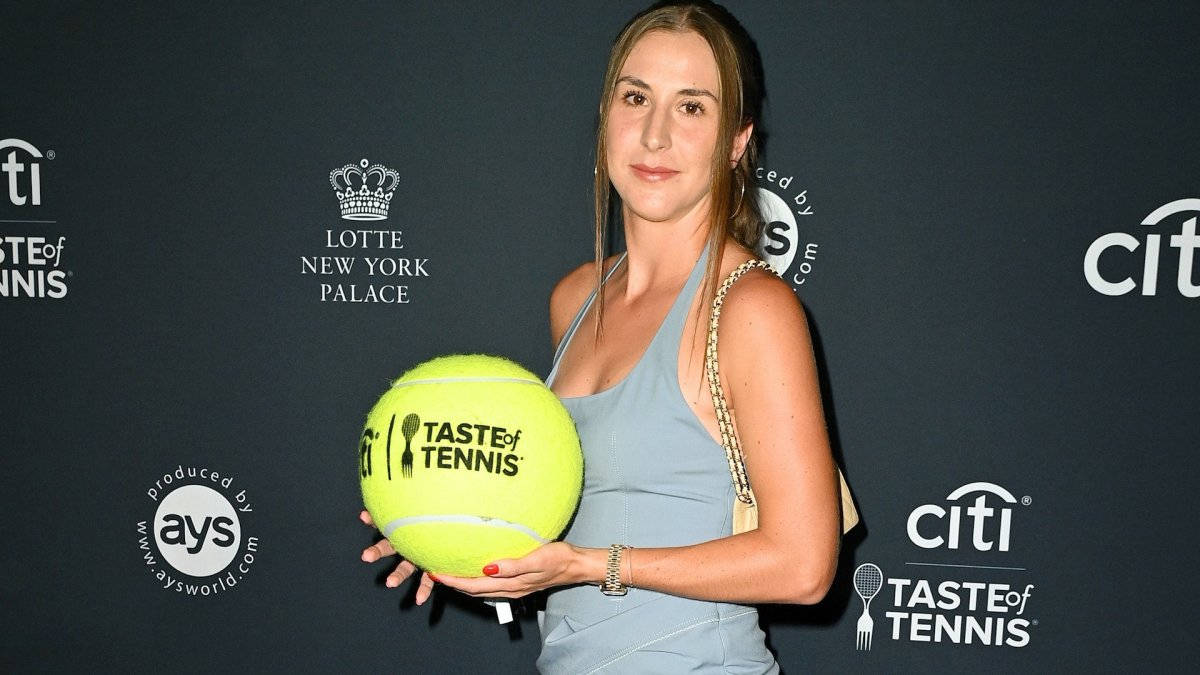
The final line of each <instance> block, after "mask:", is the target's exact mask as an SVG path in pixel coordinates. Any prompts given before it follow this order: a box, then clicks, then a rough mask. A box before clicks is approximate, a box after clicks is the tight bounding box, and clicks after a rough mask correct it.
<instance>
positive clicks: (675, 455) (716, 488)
mask: <svg viewBox="0 0 1200 675" xmlns="http://www.w3.org/2000/svg"><path fill="white" fill-rule="evenodd" d="M704 250H705V252H704V253H702V254H701V256H700V259H699V260H697V261H696V263H695V267H694V268H693V269H692V272H691V275H690V276H689V277H688V280H687V283H686V284H685V285H684V287H683V289H682V290H681V291H680V293H679V296H678V297H676V298H675V302H674V304H673V305H672V306H671V309H670V311H669V312H668V313H667V316H666V318H665V319H664V320H663V322H662V324H661V325H660V326H659V328H658V332H657V333H655V335H654V338H653V339H652V340H651V342H650V346H649V347H648V348H647V349H646V352H645V353H644V354H643V355H642V357H641V359H640V360H639V361H638V362H637V364H636V365H635V366H634V367H633V370H632V371H630V373H629V374H628V375H627V376H626V377H625V379H623V380H621V382H619V383H618V384H616V385H615V386H613V387H611V388H609V389H606V390H604V391H601V392H599V393H596V394H592V395H590V396H578V397H568V398H562V402H563V404H564V405H565V406H566V407H567V410H569V411H570V413H571V416H572V417H573V418H574V420H575V425H576V428H577V429H578V431H579V438H580V441H581V443H582V445H583V455H584V484H583V499H582V501H581V503H580V506H579V511H578V513H576V515H575V519H574V521H573V522H572V523H571V526H570V528H569V529H568V531H567V533H566V536H565V539H566V541H568V542H570V543H572V544H574V545H576V546H585V547H590V548H608V546H609V545H610V544H616V543H623V544H629V545H631V546H634V547H641V548H654V547H670V546H686V545H690V544H698V543H701V542H705V541H709V540H712V539H718V538H721V537H727V536H729V535H730V534H731V533H732V524H731V511H732V507H733V496H734V493H733V486H732V482H731V481H730V476H729V465H728V463H727V461H726V459H725V450H724V448H723V447H722V446H721V445H720V444H719V443H717V442H715V441H714V440H713V439H712V437H711V436H710V435H709V433H708V431H707V430H706V429H705V428H704V427H703V426H702V425H701V423H700V421H699V420H698V419H697V418H696V415H695V413H694V412H693V411H692V409H691V408H690V407H688V404H687V402H686V401H685V400H684V398H683V394H682V392H681V391H680V388H679V377H678V374H677V371H678V365H677V364H678V356H679V347H680V341H681V338H682V337H683V332H684V323H685V319H686V316H687V312H688V309H689V306H690V304H691V301H692V299H693V298H694V297H695V295H696V291H697V289H698V288H699V286H700V281H701V278H702V276H703V274H704V267H705V260H706V258H707V256H708V253H707V250H708V249H707V248H705V249H704ZM624 261H625V254H622V255H621V258H620V259H619V260H617V262H616V263H615V264H614V265H613V266H612V270H610V271H609V273H608V274H607V275H605V277H604V282H607V281H608V278H609V277H610V276H612V272H613V271H614V270H616V269H617V267H618V266H620V265H621V264H622V263H623V262H624ZM595 297H596V293H595V291H593V292H592V295H591V297H589V298H588V300H587V302H585V303H584V305H583V307H582V308H581V309H580V310H579V314H578V315H576V317H575V320H574V321H573V322H572V323H571V326H570V327H569V328H568V329H567V332H566V334H565V335H564V336H563V339H562V341H561V343H560V344H559V347H558V351H557V353H556V354H555V355H554V366H553V369H552V370H551V372H550V376H549V378H547V382H548V383H549V384H553V382H554V378H555V375H556V374H557V372H558V365H559V361H560V359H561V358H562V355H563V353H564V352H565V351H566V348H567V345H568V344H569V343H570V341H571V337H572V336H573V335H574V334H575V331H576V329H577V328H578V327H579V324H580V322H581V321H582V319H583V316H584V314H585V313H586V312H587V310H588V308H590V307H591V306H592V304H593V302H594V301H595ZM634 555H635V557H636V552H635V553H634ZM634 581H635V583H636V581H637V569H636V568H635V569H634ZM538 629H539V631H540V633H541V638H542V651H541V655H540V656H539V657H538V660H537V668H538V670H539V671H540V672H542V673H546V674H560V673H561V674H569V675H582V674H584V673H670V674H675V673H755V674H758V673H778V672H779V667H778V665H777V664H776V663H775V659H774V657H773V656H772V655H771V652H770V651H769V650H768V649H767V648H766V644H765V635H764V634H763V631H762V630H761V629H760V628H759V625H758V610H756V609H755V608H753V607H749V606H746V605H738V604H732V603H726V602H709V601H705V600H694V599H690V598H683V597H679V596H674V595H668V594H665V593H660V592H657V591H653V590H647V589H642V588H630V589H629V592H628V594H626V595H624V596H612V597H610V596H606V595H603V594H602V593H600V590H599V588H598V587H597V586H594V585H590V584H581V585H576V586H560V587H558V588H556V589H553V590H551V591H550V594H549V596H548V597H547V599H546V609H545V611H544V612H538Z"/></svg>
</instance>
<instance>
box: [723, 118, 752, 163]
mask: <svg viewBox="0 0 1200 675" xmlns="http://www.w3.org/2000/svg"><path fill="white" fill-rule="evenodd" d="M752 135H754V123H753V122H749V123H747V124H746V126H744V127H742V128H741V130H740V131H738V132H737V135H736V136H734V137H733V150H732V152H730V154H729V165H730V166H735V165H737V163H738V161H739V160H741V158H742V155H743V154H745V153H746V145H747V144H748V143H749V142H750V137H751V136H752Z"/></svg>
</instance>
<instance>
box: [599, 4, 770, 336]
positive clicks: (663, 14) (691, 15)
mask: <svg viewBox="0 0 1200 675" xmlns="http://www.w3.org/2000/svg"><path fill="white" fill-rule="evenodd" d="M656 30H661V31H672V32H680V33H683V32H694V33H697V34H698V35H700V37H702V38H704V40H705V41H706V42H707V43H708V46H709V47H710V48H711V49H712V52H713V56H714V58H715V60H716V63H717V73H718V75H719V82H720V93H719V95H720V101H719V104H718V106H717V107H718V110H719V117H718V120H719V122H718V125H719V128H718V132H717V147H716V149H715V150H714V152H713V158H712V169H711V182H710V186H709V189H710V192H711V194H712V199H711V209H710V211H709V228H708V240H707V242H706V244H705V245H706V246H707V247H708V252H709V255H708V265H707V269H706V270H705V273H704V280H703V283H702V288H703V289H704V290H703V297H704V298H705V299H706V302H705V304H704V305H703V306H705V307H707V306H708V305H709V304H711V301H712V298H713V297H714V296H715V295H716V291H717V285H718V284H719V280H718V275H719V274H720V268H721V257H722V255H723V254H724V251H725V240H726V238H727V237H730V236H732V237H733V239H734V240H735V241H737V242H738V243H740V244H741V245H743V246H745V247H746V248H748V249H751V250H754V248H755V245H756V244H757V242H758V238H759V236H760V234H761V232H762V216H761V214H760V213H759V209H758V201H757V199H755V194H756V190H755V186H754V183H753V176H754V170H755V168H756V167H757V166H758V153H759V146H758V136H759V129H758V127H759V124H760V119H761V117H762V100H763V88H762V75H761V70H760V65H759V61H758V58H757V56H758V53H757V51H756V50H755V48H754V45H753V42H752V41H751V40H750V37H749V35H747V34H746V31H745V30H744V29H743V28H742V26H741V24H739V23H738V22H737V19H735V18H734V17H733V15H731V14H730V13H729V12H728V11H727V10H726V9H725V8H724V7H721V6H720V5H716V4H714V3H711V2H659V3H657V4H655V5H652V6H651V7H649V8H648V9H646V10H644V11H643V12H641V13H640V14H638V15H637V16H635V17H633V19H631V20H630V21H629V23H627V24H626V25H625V28H623V29H622V30H621V33H620V35H618V36H617V39H616V41H615V42H614V43H613V47H612V51H610V52H609V55H608V67H607V69H606V70H605V73H604V88H603V91H602V93H601V96H600V117H599V123H598V124H597V128H596V179H595V185H594V189H595V225H596V233H595V262H596V291H597V298H596V304H597V307H596V312H597V313H596V337H597V338H598V337H599V335H600V325H601V318H602V317H603V311H604V309H603V308H604V289H603V285H602V284H601V280H602V278H603V272H604V269H603V268H604V253H605V246H606V242H605V235H606V232H607V229H608V213H609V208H610V205H611V202H612V189H613V188H612V183H611V182H610V179H609V175H608V152H607V148H606V137H607V132H608V109H609V106H610V104H611V102H612V98H613V94H614V91H615V90H616V86H617V78H618V77H620V74H621V68H622V67H624V65H625V60H626V59H627V58H628V57H629V52H630V51H632V49H633V46H634V45H635V44H636V43H637V41H638V40H640V39H641V38H642V36H644V35H645V34H647V33H649V32H651V31H656ZM747 124H754V125H755V132H754V133H753V134H751V136H750V141H749V142H748V143H747V144H746V151H745V152H744V153H742V156H741V157H740V158H739V159H738V161H737V164H736V166H735V167H734V168H733V170H730V167H729V156H730V155H731V154H732V153H733V143H734V138H735V137H736V136H737V134H738V132H739V131H741V130H743V129H744V128H745V127H746V125H747ZM700 316H702V317H703V316H706V315H705V314H704V313H703V312H701V313H700Z"/></svg>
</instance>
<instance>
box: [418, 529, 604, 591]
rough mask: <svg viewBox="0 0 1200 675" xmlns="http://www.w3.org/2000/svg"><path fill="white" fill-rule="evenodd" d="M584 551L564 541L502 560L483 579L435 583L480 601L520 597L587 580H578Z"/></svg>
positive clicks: (440, 577) (450, 579)
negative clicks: (522, 555)
mask: <svg viewBox="0 0 1200 675" xmlns="http://www.w3.org/2000/svg"><path fill="white" fill-rule="evenodd" d="M583 556H584V549H582V548H579V547H577V546H572V545H571V544H568V543H567V542H565V541H554V542H550V543H549V544H545V545H543V546H540V547H538V548H536V549H534V550H533V551H532V552H530V553H529V554H527V555H525V556H524V557H521V558H503V559H500V560H496V561H494V562H492V563H491V564H490V565H488V566H487V567H484V569H483V570H481V571H482V572H483V573H484V574H485V575H486V576H482V577H452V576H448V575H443V574H438V575H437V576H434V580H435V581H437V582H438V583H441V584H445V585H446V586H449V587H451V588H453V589H455V590H459V591H462V592H463V593H466V594H467V595H473V596H475V597H480V598H520V597H523V596H526V595H529V594H530V593H534V592H537V591H540V590H542V589H545V588H551V587H553V586H564V585H567V584H576V583H580V582H581V581H584V579H582V578H579V576H578V575H579V572H578V570H579V569H580V568H582V565H581V564H578V563H582V561H583ZM493 565H494V566H495V568H494V569H495V572H494V573H492V569H493V567H492V566H493Z"/></svg>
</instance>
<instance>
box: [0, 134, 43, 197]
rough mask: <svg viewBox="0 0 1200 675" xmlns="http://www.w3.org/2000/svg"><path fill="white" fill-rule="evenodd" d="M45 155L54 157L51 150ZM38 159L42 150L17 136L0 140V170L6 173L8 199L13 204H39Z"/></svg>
mask: <svg viewBox="0 0 1200 675" xmlns="http://www.w3.org/2000/svg"><path fill="white" fill-rule="evenodd" d="M18 151H20V153H18ZM25 155H28V157H27V158H26V157H24V156H25ZM46 156H47V158H48V159H54V154H53V151H51V152H48V153H46ZM19 158H20V159H19ZM39 159H42V152H41V151H40V150H38V149H37V148H35V147H33V145H31V144H29V143H26V142H25V141H23V140H21V139H19V138H6V139H4V140H2V141H0V160H3V163H0V171H3V172H4V173H5V174H6V182H7V184H8V201H9V202H11V203H12V205H13V206H40V205H41V203H42V165H41V164H39V163H38V162H37V161H36V160H39Z"/></svg>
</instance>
